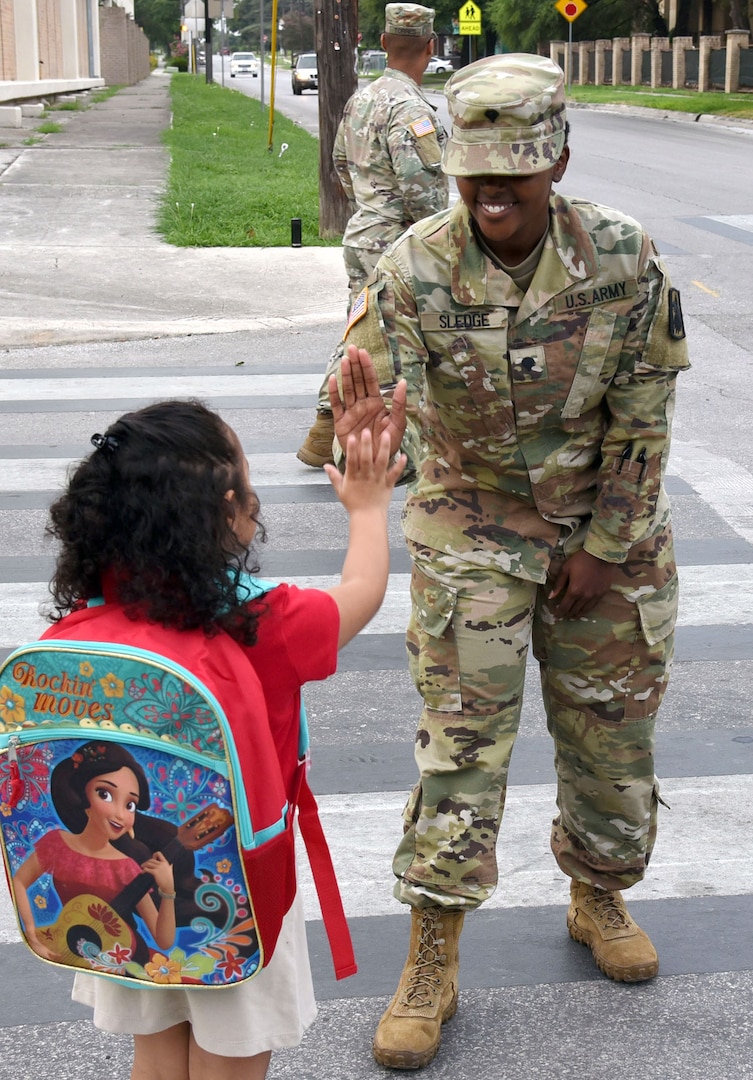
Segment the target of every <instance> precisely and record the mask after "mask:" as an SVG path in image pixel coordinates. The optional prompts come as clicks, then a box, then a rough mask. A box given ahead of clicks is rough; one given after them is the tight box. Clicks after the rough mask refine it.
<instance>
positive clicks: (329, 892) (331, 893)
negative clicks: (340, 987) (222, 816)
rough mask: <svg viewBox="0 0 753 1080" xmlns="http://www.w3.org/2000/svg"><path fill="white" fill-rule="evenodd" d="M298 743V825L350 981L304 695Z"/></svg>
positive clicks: (266, 587)
mask: <svg viewBox="0 0 753 1080" xmlns="http://www.w3.org/2000/svg"><path fill="white" fill-rule="evenodd" d="M240 584H241V585H242V586H243V588H245V589H248V591H249V593H250V596H249V599H256V597H258V596H263V595H264V593H266V592H269V591H270V590H271V589H274V588H276V587H277V586H276V584H275V583H274V582H271V581H262V580H261V579H259V578H254V577H251V575H250V574H243V575H241V582H240ZM298 743H299V758H301V759H302V760H301V761H300V764H299V766H298V782H297V783H298V786H297V792H296V796H295V803H296V805H297V807H298V824H299V826H300V830H301V836H302V837H303V842H304V844H305V845H306V854H307V855H308V859H309V865H310V866H311V874H312V876H313V879H314V885H315V886H316V894H317V896H318V898H319V906H320V908H321V911H322V919H323V920H324V929H325V931H326V933H327V939H328V941H329V947H330V952H331V953H332V962H333V964H334V967H335V978H336V979H347V978H348V976H349V975H355V974H356V972H357V971H358V965H357V964H356V958H355V955H354V953H353V942H352V940H351V937H350V930H349V929H348V923H347V919H346V918H345V910H344V908H343V902H342V897H341V895H340V887H339V885H338V884H337V877H336V875H335V868H334V866H333V864H332V855H331V854H330V850H329V845H328V844H327V838H326V836H325V835H324V829H323V828H322V822H321V818H320V817H319V807H318V806H317V803H316V798H315V797H314V793H313V791H312V790H311V788H310V786H309V782H308V777H307V775H306V772H307V769H308V761H307V760H304V759H305V758H306V755H307V752H308V744H309V742H308V719H307V717H306V707H305V705H304V703H303V696H301V715H300V730H299V738H298Z"/></svg>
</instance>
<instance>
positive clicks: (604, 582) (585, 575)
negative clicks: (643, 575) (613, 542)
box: [548, 550, 620, 619]
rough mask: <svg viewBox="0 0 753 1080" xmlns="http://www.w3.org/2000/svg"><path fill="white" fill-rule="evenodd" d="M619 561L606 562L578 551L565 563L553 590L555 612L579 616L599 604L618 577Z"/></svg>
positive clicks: (550, 595)
mask: <svg viewBox="0 0 753 1080" xmlns="http://www.w3.org/2000/svg"><path fill="white" fill-rule="evenodd" d="M619 572H620V567H619V564H616V563H608V562H604V560H603V559H597V558H596V556H595V555H591V554H589V552H587V551H582V550H581V551H576V552H575V554H574V555H571V556H570V558H569V559H566V560H565V562H564V563H563V564H562V567H561V569H560V572H559V574H558V575H557V577H556V578H555V580H554V584H553V586H552V588H551V589H550V591H549V594H548V598H549V600H550V601H551V603H552V608H553V610H554V613H555V615H559V616H560V618H562V619H577V618H579V617H580V616H581V615H587V614H588V612H589V611H592V610H593V608H595V607H596V605H597V604H598V602H599V600H601V598H602V596H604V594H605V593H607V592H608V591H609V589H610V587H611V586H612V585H613V584H614V582H615V581H616V580H617V577H618V574H619Z"/></svg>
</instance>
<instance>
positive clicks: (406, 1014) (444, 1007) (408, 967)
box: [372, 907, 465, 1069]
mask: <svg viewBox="0 0 753 1080" xmlns="http://www.w3.org/2000/svg"><path fill="white" fill-rule="evenodd" d="M464 915H465V912H463V911H446V910H445V909H444V908H441V907H431V908H421V909H418V910H416V909H414V910H413V911H412V912H411V929H410V946H409V948H408V959H407V960H406V962H405V967H404V968H403V973H402V975H401V976H400V982H399V984H398V987H397V990H396V991H395V996H394V997H393V999H392V1001H391V1002H390V1003H389V1005H388V1006H387V1011H386V1012H385V1014H384V1016H383V1017H382V1019H381V1020H380V1021H379V1026H378V1028H377V1030H376V1035H375V1036H374V1045H373V1047H372V1049H373V1053H374V1057H375V1058H376V1060H377V1061H378V1062H379V1064H380V1065H387V1066H388V1067H389V1068H391V1069H421V1068H423V1066H424V1065H428V1064H429V1062H430V1061H431V1060H432V1058H433V1057H434V1056H435V1055H436V1053H437V1050H438V1049H439V1042H440V1039H441V1038H442V1024H443V1023H444V1022H445V1020H450V1019H451V1018H452V1017H453V1016H454V1015H455V1010H456V1009H457V1007H458V962H459V955H458V942H459V940H460V931H461V930H462V929H463V917H464Z"/></svg>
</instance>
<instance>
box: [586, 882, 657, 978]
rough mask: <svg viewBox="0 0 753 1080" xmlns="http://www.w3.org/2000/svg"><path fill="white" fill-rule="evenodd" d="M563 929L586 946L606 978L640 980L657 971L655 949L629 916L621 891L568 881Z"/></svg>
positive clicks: (646, 935) (650, 976)
mask: <svg viewBox="0 0 753 1080" xmlns="http://www.w3.org/2000/svg"><path fill="white" fill-rule="evenodd" d="M567 928H568V930H569V931H570V937H571V938H573V940H574V941H579V942H580V943H581V944H582V945H588V947H589V949H590V950H591V952H592V953H593V956H594V960H595V961H596V966H597V967H599V968H601V970H602V971H603V972H604V974H605V975H608V976H609V978H610V979H616V980H617V982H642V981H643V980H644V979H653V977H654V975H656V973H657V971H658V970H659V958H658V957H657V955H656V949H655V948H654V946H653V945H652V944H651V939H650V938H649V936H648V934H646V933H645V932H644V931H643V930H641V928H640V926H638V925H637V924H636V923H634V922H633V920H632V919H631V918H630V915H629V914H628V910H627V908H626V907H625V901H624V900H623V899H622V893H619V892H605V891H604V890H603V889H597V888H594V886H593V885H586V884H585V883H584V882H582V881H571V883H570V909H569V911H568V913H567Z"/></svg>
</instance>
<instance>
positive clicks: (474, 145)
mask: <svg viewBox="0 0 753 1080" xmlns="http://www.w3.org/2000/svg"><path fill="white" fill-rule="evenodd" d="M445 94H446V96H447V104H448V106H449V112H450V119H451V120H452V131H451V133H450V137H449V139H448V140H447V143H446V144H445V148H444V155H443V158H442V168H443V169H444V171H445V172H446V173H448V174H449V175H450V176H479V175H482V174H485V173H506V174H508V175H515V174H518V175H526V174H530V173H535V172H541V171H542V170H544V169H549V168H551V167H552V165H554V164H555V163H556V162H557V159H558V158H559V156H560V154H561V153H562V149H563V147H564V145H565V123H566V115H565V76H564V73H563V71H562V69H561V68H560V67H558V66H557V64H555V63H554V62H553V61H552V60H549V59H547V58H546V57H544V56H535V55H533V54H530V53H505V54H503V55H500V56H487V57H485V58H484V59H483V60H477V61H476V62H475V63H474V64H469V65H468V66H467V67H464V68H461V69H460V70H459V71H456V72H455V74H454V75H452V76H450V78H449V79H448V80H447V82H446V83H445Z"/></svg>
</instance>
